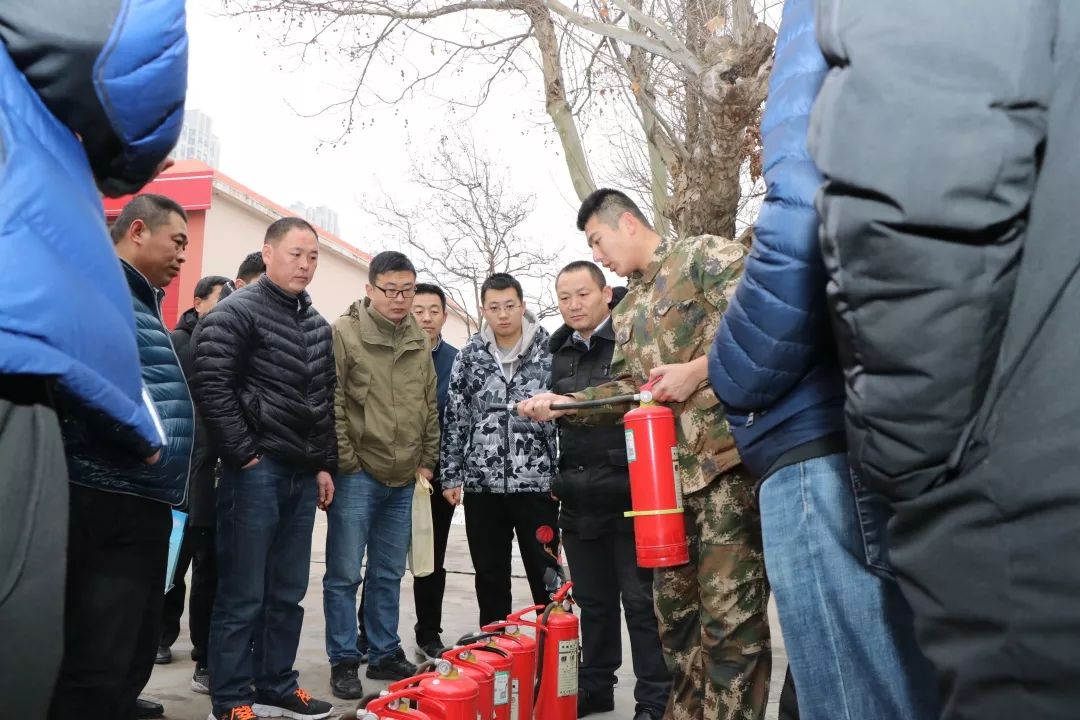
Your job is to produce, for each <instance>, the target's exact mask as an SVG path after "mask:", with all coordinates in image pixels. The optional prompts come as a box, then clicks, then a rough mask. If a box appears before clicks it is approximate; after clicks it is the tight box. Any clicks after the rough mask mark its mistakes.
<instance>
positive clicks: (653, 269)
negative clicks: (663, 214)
mask: <svg viewBox="0 0 1080 720" xmlns="http://www.w3.org/2000/svg"><path fill="white" fill-rule="evenodd" d="M671 246H672V242H671V240H669V239H667V238H663V239H661V240H660V244H659V245H657V246H656V250H655V251H654V252H653V259H652V262H650V263H649V264H648V265H646V266H645V269H644V270H641V271H638V272H635V273H632V274H631V275H630V278H631V279H632V280H636V281H637V282H643V283H651V282H652V281H653V280H655V279H656V274H657V273H658V272H660V268H662V267H664V262H665V261H666V260H667V256H668V255H669V254H670V253H671V250H672V247H671Z"/></svg>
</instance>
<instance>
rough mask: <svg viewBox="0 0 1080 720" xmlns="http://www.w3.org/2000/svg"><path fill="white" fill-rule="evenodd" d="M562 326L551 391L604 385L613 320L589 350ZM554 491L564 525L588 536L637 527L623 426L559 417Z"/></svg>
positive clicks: (554, 340)
mask: <svg viewBox="0 0 1080 720" xmlns="http://www.w3.org/2000/svg"><path fill="white" fill-rule="evenodd" d="M573 335H574V331H573V330H571V329H570V327H568V326H566V325H563V326H562V327H561V328H559V329H558V330H556V331H555V334H554V335H552V336H551V344H550V345H549V347H550V348H551V354H552V360H551V390H552V392H555V393H558V394H559V395H566V394H568V393H572V392H577V391H578V390H584V389H585V388H588V387H595V386H597V385H603V384H604V383H606V382H607V381H608V380H610V379H611V356H612V354H613V353H614V352H615V333H614V331H613V330H612V329H611V321H610V320H608V321H606V322H605V323H604V324H603V325H601V326H600V327H599V328H598V329H597V330H596V332H595V333H593V335H592V337H591V338H590V343H589V347H588V349H586V348H585V346H584V345H583V344H581V343H580V342H577V341H575V340H574V339H573ZM551 492H552V493H553V494H554V495H555V496H556V497H557V498H559V500H561V501H562V509H561V512H560V515H559V525H560V526H561V527H562V528H563V529H564V530H569V531H571V532H577V533H579V534H580V535H581V536H582V538H584V539H586V540H588V539H592V538H596V537H599V536H600V535H603V534H606V533H609V532H613V531H616V530H623V531H626V532H631V531H632V530H633V525H632V521H631V520H629V519H627V518H624V517H623V512H625V511H627V510H629V509H630V478H629V475H628V469H627V462H626V438H625V435H624V431H623V427H622V425H595V426H593V425H580V424H571V423H568V422H566V421H565V420H560V421H559V472H558V473H557V474H556V476H555V480H554V482H553V483H552V485H551Z"/></svg>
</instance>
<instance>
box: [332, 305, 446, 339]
mask: <svg viewBox="0 0 1080 720" xmlns="http://www.w3.org/2000/svg"><path fill="white" fill-rule="evenodd" d="M346 314H347V315H348V316H349V317H351V318H352V319H353V320H356V321H357V322H359V323H360V325H361V327H362V328H364V329H365V330H366V331H367V333H366V334H365V337H366V339H368V340H369V341H372V342H377V343H378V344H380V345H386V346H388V347H397V346H399V345H401V344H403V343H413V342H419V343H421V344H423V343H425V342H427V334H426V333H425V332H424V331H423V330H421V329H420V326H419V325H417V323H416V318H414V317H413V316H412V314H411V313H410V314H409V315H406V316H405V319H403V320H402V321H401V322H400V323H398V324H397V325H395V324H394V323H392V322H391V321H389V320H387V319H386V318H385V317H383V316H382V315H380V314H379V313H378V311H376V310H375V309H374V308H372V307H371V300H369V299H368V298H364V299H363V300H357V301H356V302H354V303H353V304H352V305H351V306H350V307H349V311H348V312H347V313H346Z"/></svg>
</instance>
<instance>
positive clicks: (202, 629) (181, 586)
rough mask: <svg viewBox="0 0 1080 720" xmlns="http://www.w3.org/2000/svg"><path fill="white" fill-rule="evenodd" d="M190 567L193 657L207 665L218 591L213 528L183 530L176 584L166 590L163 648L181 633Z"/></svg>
mask: <svg viewBox="0 0 1080 720" xmlns="http://www.w3.org/2000/svg"><path fill="white" fill-rule="evenodd" d="M188 567H190V568H191V600H190V605H189V607H188V631H189V633H190V635H191V659H192V660H194V661H195V662H196V663H198V664H199V665H200V666H203V667H205V666H206V649H207V646H208V645H209V643H210V615H211V613H212V612H213V610H214V595H216V594H217V554H216V550H215V547H214V529H213V528H207V527H191V526H190V525H189V526H188V527H187V529H186V530H185V531H184V541H183V543H182V544H181V545H180V557H179V558H178V559H177V562H176V574H175V575H174V576H173V587H172V590H170V591H169V592H167V593H165V603H164V611H163V612H162V618H161V640H160V641H159V644H160V645H161V646H162V647H172V644H173V643H174V642H176V638H177V637H179V636H180V616H181V615H183V614H184V596H185V595H186V594H187V586H186V584H185V581H184V580H185V576H186V575H187V571H188Z"/></svg>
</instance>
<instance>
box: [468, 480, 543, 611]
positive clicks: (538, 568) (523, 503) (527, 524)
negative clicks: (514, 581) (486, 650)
mask: <svg viewBox="0 0 1080 720" xmlns="http://www.w3.org/2000/svg"><path fill="white" fill-rule="evenodd" d="M558 521H559V504H558V503H557V502H556V501H554V500H552V499H551V497H550V496H549V495H547V494H544V493H517V494H509V495H497V494H494V493H465V534H466V535H467V537H468V539H469V554H470V555H471V556H472V564H473V569H475V570H476V599H477V602H478V603H479V606H480V625H486V624H488V623H492V622H496V621H498V620H504V619H506V616H507V615H509V614H510V613H511V612H513V611H514V610H515V609H516V608H514V607H512V602H513V598H512V597H511V593H510V557H511V556H510V553H511V543H512V542H513V539H514V536H515V535H517V541H518V548H519V549H520V550H521V559H522V562H524V564H525V574H526V575H527V576H528V578H529V588H530V590H531V591H532V600H533V602H534V603H535V604H537V605H546V604H547V603H548V602H550V599H549V597H548V593H547V591H546V590H545V588H544V573H545V572H546V571H547V569H548V568H553V569H557V568H558V567H559V559H558V557H559V554H558V552H559V533H558ZM541 540H545V541H546V542H541Z"/></svg>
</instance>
